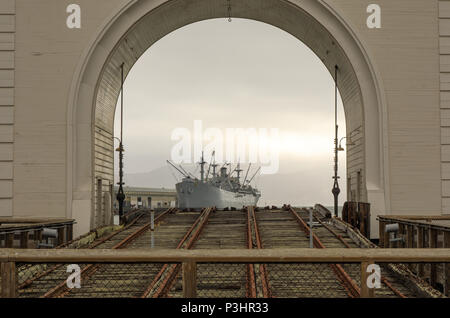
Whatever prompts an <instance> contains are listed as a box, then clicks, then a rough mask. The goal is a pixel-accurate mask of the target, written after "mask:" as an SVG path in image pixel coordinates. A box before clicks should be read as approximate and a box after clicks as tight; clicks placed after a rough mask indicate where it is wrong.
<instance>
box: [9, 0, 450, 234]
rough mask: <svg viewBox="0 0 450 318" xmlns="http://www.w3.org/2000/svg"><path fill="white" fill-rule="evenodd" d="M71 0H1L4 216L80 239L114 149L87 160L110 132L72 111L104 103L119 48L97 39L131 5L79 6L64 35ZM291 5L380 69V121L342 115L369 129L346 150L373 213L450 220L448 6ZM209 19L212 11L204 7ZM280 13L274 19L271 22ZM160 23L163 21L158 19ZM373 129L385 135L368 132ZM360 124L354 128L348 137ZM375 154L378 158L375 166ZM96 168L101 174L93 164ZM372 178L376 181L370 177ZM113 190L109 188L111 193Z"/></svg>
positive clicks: (335, 0) (388, 1) (428, 0)
mask: <svg viewBox="0 0 450 318" xmlns="http://www.w3.org/2000/svg"><path fill="white" fill-rule="evenodd" d="M211 1H212V2H214V1H216V0H211ZM73 2H74V1H71V0H32V1H31V0H15V1H13V0H1V2H0V215H14V216H30V215H39V216H58V217H74V218H76V219H77V221H78V223H79V224H78V225H77V227H76V228H75V233H76V234H79V233H81V232H84V231H86V230H88V229H89V228H90V227H92V226H93V225H94V224H95V223H94V222H97V221H95V220H97V219H96V216H95V215H94V217H93V218H91V217H90V215H91V211H94V210H95V196H96V193H95V177H96V176H97V177H99V176H101V177H102V179H104V180H107V181H108V182H110V181H111V177H112V176H111V173H110V172H109V171H110V166H111V156H112V154H111V148H110V150H109V151H106V152H104V153H103V154H101V153H100V152H99V151H97V154H98V155H97V158H95V157H94V156H92V154H93V153H94V150H95V149H100V148H102V149H103V148H105V149H106V148H108V147H110V144H111V139H110V138H111V133H112V131H111V129H110V127H111V125H110V123H108V122H107V123H105V125H101V122H97V125H95V124H94V122H93V121H92V118H93V116H94V114H93V112H92V111H91V112H89V111H88V112H86V113H85V114H84V115H86V116H87V117H83V116H81V115H80V114H76V113H75V110H74V109H71V108H70V107H69V106H68V105H71V103H72V102H74V104H75V107H79V106H80V105H87V106H88V107H90V109H92V107H93V104H94V102H95V101H96V100H97V98H100V99H101V98H103V97H106V96H96V97H95V98H92V99H90V98H87V97H88V96H93V95H94V94H95V91H96V87H97V84H98V77H97V78H96V77H95V76H93V74H99V73H100V71H101V69H102V67H103V66H104V56H108V54H109V53H110V52H111V50H112V49H113V47H111V45H114V44H117V42H116V43H114V40H113V39H111V38H108V36H106V37H102V36H103V35H104V34H106V30H108V28H109V27H111V25H108V23H110V22H111V21H113V20H114V19H115V17H116V16H118V15H119V13H120V12H121V10H122V9H123V8H124V7H125V5H128V4H130V3H132V2H134V0H95V1H93V0H77V1H76V3H78V4H79V5H80V6H81V7H82V28H81V29H80V30H69V29H68V28H67V27H66V25H65V22H66V21H65V20H66V17H67V14H66V7H67V5H69V4H71V3H73ZM162 2H164V1H163V0H154V1H152V0H140V1H138V2H137V3H139V4H142V3H148V6H149V7H150V6H157V5H159V4H161V3H162ZM292 2H293V3H294V4H298V5H301V6H305V7H307V6H309V5H310V4H311V5H312V4H313V3H323V4H324V5H326V6H328V7H329V9H330V10H331V11H333V12H334V13H335V14H336V15H337V17H338V18H339V19H342V21H343V22H342V23H343V24H345V25H346V27H348V29H349V32H350V33H351V34H352V36H355V37H356V38H357V39H358V41H359V42H358V43H355V44H354V45H355V46H357V45H358V46H360V48H361V50H362V52H363V53H364V54H366V55H367V57H368V58H369V60H370V63H371V67H372V68H373V69H372V71H373V73H374V74H376V81H377V82H376V85H377V88H378V93H379V95H378V96H375V97H374V98H370V99H369V100H363V101H362V102H363V103H365V104H367V103H369V102H373V100H374V99H376V98H379V99H380V100H381V101H382V103H383V107H384V108H383V107H382V108H380V110H379V113H375V116H376V117H377V118H376V119H375V118H373V116H372V117H370V116H369V115H368V113H367V112H364V113H363V114H361V113H358V112H357V111H349V112H347V115H348V116H347V117H348V118H347V120H350V122H352V123H356V122H358V120H355V119H352V118H356V119H357V118H358V117H359V121H361V120H362V121H363V123H364V125H365V127H364V138H365V139H364V146H363V147H361V148H363V149H360V150H355V151H354V153H353V152H351V153H350V156H349V158H348V160H349V167H350V168H351V169H354V171H353V170H352V178H355V176H354V172H356V171H357V169H359V167H362V169H363V182H364V185H366V186H367V196H368V200H369V202H370V203H372V212H373V214H374V215H376V214H377V213H382V214H384V213H388V214H389V213H395V214H440V213H442V211H444V212H446V213H449V211H450V202H449V198H450V186H449V184H448V183H449V182H448V181H450V176H449V175H448V170H450V167H448V165H447V163H448V162H450V158H447V157H449V156H450V149H449V148H450V146H449V145H450V142H448V143H447V139H448V138H450V137H448V136H450V134H447V133H448V131H449V130H450V128H449V127H450V124H449V123H448V121H449V119H448V117H450V115H449V116H447V115H448V114H447V108H448V109H450V106H449V107H447V106H448V105H446V104H447V102H448V100H450V97H449V98H447V95H448V94H449V92H450V87H448V86H449V84H448V82H450V79H448V77H447V73H450V58H448V56H450V53H449V52H450V43H447V37H448V34H450V32H448V31H446V30H447V23H448V16H450V14H449V13H448V11H449V8H448V4H447V3H446V2H447V1H438V0H395V1H392V0H377V1H373V0H358V1H356V0H317V1H310V0H304V1H300V0H293V1H292ZM374 2H376V3H379V4H380V5H381V7H382V29H380V30H369V29H368V28H367V26H366V18H367V13H366V8H367V6H368V4H370V3H374ZM261 3H262V4H261V11H260V13H261V17H262V16H263V13H264V11H262V10H272V9H273V8H271V7H265V4H267V3H268V2H267V3H266V2H265V1H263V0H262V2H261ZM439 5H440V6H439ZM218 8H219V7H218ZM242 12H243V13H246V11H245V10H243V11H242ZM269 12H272V11H269ZM204 13H205V14H210V12H209V11H208V10H205V12H204ZM258 14H259V13H258ZM137 15H138V13H136V12H134V11H133V10H131V11H130V12H127V15H126V16H124V17H123V18H124V20H121V23H123V25H114V26H113V28H116V29H120V28H121V27H123V26H126V25H127V24H126V22H127V21H126V19H127V18H129V19H131V17H132V16H137ZM276 16H277V14H276V12H275V13H273V16H271V17H270V18H276ZM439 17H440V18H439ZM321 18H322V19H323V21H321V22H322V23H323V25H326V24H327V23H330V27H331V28H333V27H336V25H333V24H332V22H330V19H327V18H326V16H323V17H321ZM283 21H284V22H283V23H284V24H283V25H284V26H288V25H289V23H294V22H295V21H292V19H291V17H290V18H289V19H287V18H286V19H284V20H283ZM128 23H132V21H131V20H129V21H128ZM161 23H166V22H165V21H164V19H163V20H162V21H161ZM333 23H334V22H333ZM175 24H176V23H175ZM175 24H173V25H175ZM439 30H440V31H439ZM316 31H317V30H316ZM332 31H335V30H332ZM299 32H300V31H299ZM439 32H440V33H439ZM300 33H301V32H300ZM160 35H163V34H156V35H154V36H155V37H154V38H153V39H152V41H153V40H157V39H158V37H159V36H160ZM12 39H14V40H12ZM96 40H98V41H97V42H96ZM343 40H345V39H343ZM321 41H323V38H319V37H317V39H316V41H315V42H311V43H312V44H313V45H315V48H316V50H317V52H319V53H320V52H321V54H325V53H324V52H322V51H323V50H325V49H326V48H327V46H329V45H331V44H330V43H322V42H321ZM439 42H440V45H439ZM94 43H95V48H96V51H95V53H94V55H92V56H90V59H89V61H90V64H89V65H90V67H89V68H88V69H86V70H85V73H83V74H84V75H86V76H84V77H83V81H81V82H79V81H78V80H79V79H78V78H76V76H77V74H78V75H79V74H80V69H82V68H83V63H84V62H86V61H85V60H84V59H85V58H86V57H87V56H89V52H91V51H92V49H93V48H92V47H91V46H92V45H93V44H94ZM347 44H348V43H346V45H347ZM347 46H348V47H351V46H352V45H347ZM439 49H440V51H439ZM352 52H353V51H352V50H349V51H348V52H347V53H348V54H350V55H349V56H350V57H351V62H353V63H356V61H355V59H356V56H353V55H351V54H352ZM118 54H119V56H120V54H121V53H120V52H119V53H118ZM440 54H441V55H440ZM332 58H336V57H331V59H332ZM439 61H441V63H439ZM325 62H327V61H325ZM327 63H329V65H332V64H333V63H332V61H328V62H327ZM447 69H448V70H447ZM361 72H362V71H361V70H360V69H358V68H356V76H357V77H358V79H359V80H360V84H367V82H368V81H369V80H370V79H368V78H366V77H364V74H362V73H361ZM90 75H92V76H90ZM439 76H440V77H441V87H439ZM347 78H348V79H352V77H351V76H349V77H347ZM353 78H354V77H353ZM76 83H78V84H79V86H76V85H78V84H76ZM113 84H114V85H116V83H113ZM349 87H355V86H352V85H349ZM440 89H441V91H440ZM74 91H77V92H81V93H80V94H79V95H78V96H79V98H80V99H79V100H76V101H73V100H72V99H73V96H74ZM111 96H114V94H112V95H111ZM346 96H347V99H348V102H347V105H349V107H350V105H352V106H351V107H350V108H352V107H356V106H358V104H359V103H361V101H360V100H358V99H355V96H358V94H352V93H351V92H350V91H349V93H348V94H347V95H346ZM86 98H87V99H86ZM108 98H109V97H108ZM344 98H345V96H344ZM440 100H441V102H439V101H440ZM113 102H114V101H113ZM77 116H79V117H77ZM361 117H362V119H361ZM375 122H376V123H379V125H380V127H381V129H379V130H376V129H375V130H370V129H372V128H373V127H370V125H373V123H375ZM74 125H76V129H74ZM441 126H442V128H441ZM95 128H105V131H103V132H98V131H96V130H95ZM354 128H356V127H352V126H351V125H349V129H350V130H351V129H354ZM377 129H378V127H377ZM370 131H379V133H380V136H376V140H378V141H377V143H378V144H377V145H375V147H373V145H372V144H370V141H369V140H368V139H367V138H369V137H374V136H370ZM368 132H369V133H368ZM441 132H442V136H441ZM447 137H448V138H447ZM105 146H106V147H105ZM376 149H378V151H376ZM441 152H442V158H441ZM376 156H381V157H382V159H381V160H373V158H374V157H376ZM361 158H363V159H364V160H362V162H361ZM447 161H448V162H447ZM96 163H97V165H96ZM374 165H378V166H374ZM96 166H97V167H103V168H97V169H96V168H95V167H96ZM441 168H442V174H441ZM367 171H371V174H372V175H369V176H367V175H366V173H365V172H367ZM373 180H375V181H373ZM355 181H356V179H354V180H352V182H351V184H353V185H354V182H355ZM106 186H107V185H106V183H105V184H104V187H105V189H106ZM93 220H94V221H93ZM100 220H101V218H100Z"/></svg>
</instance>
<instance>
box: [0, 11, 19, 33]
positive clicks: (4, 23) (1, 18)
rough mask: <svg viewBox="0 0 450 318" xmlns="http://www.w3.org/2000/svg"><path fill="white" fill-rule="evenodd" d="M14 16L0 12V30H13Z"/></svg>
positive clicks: (14, 28) (14, 25)
mask: <svg viewBox="0 0 450 318" xmlns="http://www.w3.org/2000/svg"><path fill="white" fill-rule="evenodd" d="M15 31H16V18H15V16H14V15H6V14H4V15H3V14H0V32H15Z"/></svg>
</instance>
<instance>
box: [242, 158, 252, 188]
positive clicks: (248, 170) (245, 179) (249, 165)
mask: <svg viewBox="0 0 450 318" xmlns="http://www.w3.org/2000/svg"><path fill="white" fill-rule="evenodd" d="M251 166H252V163H251V162H250V163H249V164H248V169H247V172H246V173H245V178H244V182H242V184H243V185H244V186H245V182H246V181H247V177H248V173H249V172H250V167H251Z"/></svg>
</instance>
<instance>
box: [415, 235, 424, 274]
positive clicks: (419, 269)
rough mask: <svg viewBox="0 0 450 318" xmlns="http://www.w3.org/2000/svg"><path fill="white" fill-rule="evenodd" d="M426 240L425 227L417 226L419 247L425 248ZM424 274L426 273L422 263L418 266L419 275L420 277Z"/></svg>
mask: <svg viewBox="0 0 450 318" xmlns="http://www.w3.org/2000/svg"><path fill="white" fill-rule="evenodd" d="M424 241H425V233H424V229H423V227H421V226H419V227H418V228H417V247H418V248H424V244H425V242H424ZM423 274H424V268H423V264H422V263H420V264H419V265H418V268H417V275H419V277H423Z"/></svg>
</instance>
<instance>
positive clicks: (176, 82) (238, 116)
mask: <svg viewBox="0 0 450 318" xmlns="http://www.w3.org/2000/svg"><path fill="white" fill-rule="evenodd" d="M124 90H125V94H124V99H125V125H124V131H125V133H124V136H125V141H124V143H125V145H126V157H125V159H126V160H125V163H126V165H125V167H126V169H125V172H126V173H125V180H124V181H125V184H126V188H125V189H126V190H127V191H126V192H129V193H131V192H130V191H132V190H133V189H137V188H165V189H174V188H175V184H176V183H178V182H180V181H181V179H182V175H181V174H180V173H179V172H178V171H176V169H174V168H172V167H171V166H170V165H167V164H166V160H167V159H171V160H172V161H174V162H175V163H182V165H183V168H184V169H185V170H187V171H188V172H190V173H192V174H193V175H195V176H196V177H198V178H199V177H200V176H199V173H200V170H199V166H198V164H195V163H197V162H199V161H200V157H199V154H194V152H195V145H194V144H195V142H194V141H193V140H192V138H193V136H194V135H195V134H196V133H197V132H195V131H196V130H198V129H200V133H201V134H202V136H203V137H205V138H204V139H203V140H202V141H201V142H202V146H203V147H202V149H209V153H205V160H206V162H208V163H211V160H212V158H211V155H212V153H211V151H215V157H214V161H215V162H216V163H218V164H220V165H221V166H222V165H223V164H224V163H225V162H228V163H231V166H232V168H233V169H234V168H235V167H236V166H237V162H238V161H240V163H241V166H240V167H241V169H242V170H243V173H242V174H241V180H240V181H241V182H243V181H244V176H245V174H246V171H247V168H250V169H249V178H250V177H251V175H253V173H254V172H255V171H256V168H257V167H258V166H259V165H261V166H263V167H266V168H267V169H265V173H263V174H262V175H259V173H257V175H256V177H255V178H254V179H253V182H252V185H253V187H256V188H257V189H259V190H260V191H261V198H260V199H259V202H258V204H259V205H260V206H268V205H270V206H272V205H275V206H281V205H283V204H285V203H286V204H291V205H293V206H313V205H314V204H315V203H321V204H323V205H325V206H329V207H330V208H331V207H332V206H333V197H332V194H331V191H330V190H331V187H332V179H331V176H332V174H333V148H334V140H333V138H334V124H335V123H334V79H333V78H332V77H331V76H330V74H329V72H328V70H327V69H326V68H325V66H324V64H323V63H322V61H321V60H320V59H319V58H318V57H317V56H316V55H315V54H314V52H312V51H311V50H310V49H309V48H308V47H307V46H306V45H304V44H303V43H302V42H300V41H299V40H298V39H296V38H294V37H293V36H292V35H290V34H289V33H287V32H285V31H283V30H280V29H278V28H276V27H274V26H272V25H269V24H265V23H262V22H257V21H254V20H248V19H233V20H232V22H231V23H229V21H228V20H227V19H210V20H206V21H201V22H196V23H193V24H190V25H188V26H185V27H182V28H180V29H178V30H176V31H174V32H172V33H170V34H168V35H167V36H165V37H164V38H162V39H160V40H159V41H158V42H156V43H155V44H154V45H152V46H151V47H150V48H149V49H148V50H147V51H146V52H145V53H144V54H143V55H142V56H141V57H140V59H139V60H138V61H137V62H136V64H135V65H134V66H133V68H132V69H131V71H130V72H129V74H128V77H127V80H126V82H125V86H124ZM120 100H121V98H120V96H119V99H118V104H117V107H116V116H115V129H114V131H115V135H116V136H118V135H119V132H120ZM338 106H339V107H338V119H339V121H338V124H339V130H340V137H341V138H343V137H345V135H346V127H345V126H346V125H345V114H344V109H343V105H342V100H341V98H340V96H339V103H338ZM174 114H180V115H182V116H174ZM198 125H200V126H198ZM239 128H240V129H243V130H245V131H246V132H249V131H250V130H252V129H254V131H256V132H257V133H258V132H259V133H260V134H261V133H264V131H266V132H267V133H268V134H267V135H266V136H261V135H260V136H259V137H261V138H266V139H267V140H264V142H265V143H267V142H270V141H272V143H271V146H269V147H268V149H267V150H269V151H270V153H269V154H268V156H267V158H262V157H261V156H258V154H257V155H256V160H257V162H252V165H253V167H249V161H250V160H251V158H250V157H251V156H250V155H249V151H250V150H251V149H252V146H253V145H250V144H249V140H248V139H247V140H245V150H244V151H243V152H244V153H243V154H238V152H239V149H237V144H238V142H237V140H236V138H235V139H234V140H230V138H233V137H229V136H228V137H227V131H228V130H229V129H239ZM179 129H185V130H186V131H187V132H188V133H189V138H191V144H190V146H189V149H188V151H189V154H188V156H187V157H188V158H184V160H185V161H187V162H181V158H173V156H172V151H173V149H174V148H175V147H176V145H177V143H180V142H183V140H176V141H175V140H173V139H172V137H177V138H178V137H179V136H175V135H176V131H177V130H179ZM271 129H274V130H273V131H271ZM213 130H214V131H218V132H219V133H220V137H217V136H216V135H215V136H210V137H212V139H217V138H223V139H224V140H223V142H222V144H223V147H222V148H223V150H222V151H219V149H211V148H214V147H215V146H219V148H220V145H217V143H216V142H217V141H218V140H210V139H211V138H208V135H209V134H208V132H211V131H213ZM353 139H354V138H353ZM349 140H350V139H349ZM230 142H231V143H232V147H233V149H232V150H230V149H228V147H227V146H228V145H229V144H230ZM253 142H254V143H257V144H258V141H257V140H256V141H253ZM208 144H209V147H208ZM341 144H342V145H343V146H344V151H343V152H340V161H339V163H340V164H339V174H340V176H341V179H340V180H339V186H340V188H341V193H342V194H341V195H340V200H339V202H340V205H341V206H342V204H343V202H345V201H346V200H347V192H348V191H347V187H346V181H347V178H346V175H347V173H346V149H347V146H346V145H347V144H349V142H346V141H345V139H342V143H341ZM275 148H276V149H275ZM183 150H184V151H186V149H183ZM261 150H263V149H259V148H258V151H261ZM230 151H232V153H229V152H230ZM219 153H221V154H222V155H221V157H222V158H221V159H219V160H218V158H217V157H218V154H219ZM196 156H198V157H196ZM177 159H178V160H177ZM186 159H187V160H186ZM263 161H264V162H263ZM269 168H271V169H269ZM206 169H207V170H208V169H209V165H206ZM269 170H270V171H269ZM114 171H115V180H116V181H117V180H118V154H117V152H116V160H115V170H114ZM209 176H211V175H209ZM100 177H103V178H104V177H106V178H107V177H108V176H107V175H103V174H101V175H100V174H99V175H98V176H97V178H100ZM249 178H248V179H249ZM106 181H107V182H108V181H109V180H106ZM148 191H151V190H150V189H148ZM354 192H355V191H354ZM354 194H355V193H353V195H354ZM139 198H140V197H139V196H137V195H134V196H130V198H129V200H127V201H126V203H127V204H126V205H127V208H131V207H133V206H137V205H138V204H139V202H138V201H139ZM153 204H154V206H156V204H157V202H156V201H154V203H153ZM116 205H117V204H116Z"/></svg>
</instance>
